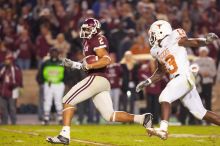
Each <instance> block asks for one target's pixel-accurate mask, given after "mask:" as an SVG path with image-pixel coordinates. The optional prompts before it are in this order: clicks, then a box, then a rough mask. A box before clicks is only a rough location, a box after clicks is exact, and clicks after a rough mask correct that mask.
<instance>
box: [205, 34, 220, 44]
mask: <svg viewBox="0 0 220 146" xmlns="http://www.w3.org/2000/svg"><path fill="white" fill-rule="evenodd" d="M218 38H219V37H218V36H217V35H216V34H215V33H208V34H207V35H206V36H205V39H206V41H205V43H206V44H210V43H212V42H213V41H214V40H217V39H218Z"/></svg>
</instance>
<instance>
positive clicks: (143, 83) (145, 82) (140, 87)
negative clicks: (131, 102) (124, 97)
mask: <svg viewBox="0 0 220 146" xmlns="http://www.w3.org/2000/svg"><path fill="white" fill-rule="evenodd" d="M150 84H151V80H150V79H147V80H144V81H141V82H140V83H139V84H138V85H137V86H136V92H140V91H141V90H142V89H143V88H144V87H146V86H149V85H150Z"/></svg>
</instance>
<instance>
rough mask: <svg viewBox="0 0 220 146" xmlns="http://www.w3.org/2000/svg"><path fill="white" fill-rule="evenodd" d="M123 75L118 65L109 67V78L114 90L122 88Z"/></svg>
mask: <svg viewBox="0 0 220 146" xmlns="http://www.w3.org/2000/svg"><path fill="white" fill-rule="evenodd" d="M121 73H122V70H121V66H120V64H118V63H114V64H111V65H109V66H108V67H107V77H108V80H109V82H110V84H111V87H112V88H113V89H114V88H120V87H121Z"/></svg>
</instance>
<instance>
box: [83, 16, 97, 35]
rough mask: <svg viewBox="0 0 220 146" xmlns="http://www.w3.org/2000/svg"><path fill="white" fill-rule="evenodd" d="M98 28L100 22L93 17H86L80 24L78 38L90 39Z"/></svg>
mask: <svg viewBox="0 0 220 146" xmlns="http://www.w3.org/2000/svg"><path fill="white" fill-rule="evenodd" d="M99 29H100V23H99V21H98V20H96V19H94V18H89V19H86V20H85V22H84V23H83V24H82V26H81V30H80V38H86V39H91V38H92V36H93V35H94V34H96V33H98V30H99Z"/></svg>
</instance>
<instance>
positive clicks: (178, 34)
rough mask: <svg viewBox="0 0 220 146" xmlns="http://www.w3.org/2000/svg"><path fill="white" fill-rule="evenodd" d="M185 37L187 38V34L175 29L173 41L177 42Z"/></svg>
mask: <svg viewBox="0 0 220 146" xmlns="http://www.w3.org/2000/svg"><path fill="white" fill-rule="evenodd" d="M185 37H187V35H186V32H185V31H184V30H183V29H181V28H178V29H175V30H174V31H173V33H172V39H173V40H174V41H176V42H179V40H180V39H182V38H185Z"/></svg>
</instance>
